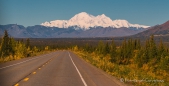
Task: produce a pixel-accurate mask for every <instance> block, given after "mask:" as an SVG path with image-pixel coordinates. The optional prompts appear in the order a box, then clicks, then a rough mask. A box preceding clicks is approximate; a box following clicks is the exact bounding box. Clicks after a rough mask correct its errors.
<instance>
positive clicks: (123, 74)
mask: <svg viewBox="0 0 169 86" xmlns="http://www.w3.org/2000/svg"><path fill="white" fill-rule="evenodd" d="M73 52H74V53H76V54H77V55H78V56H79V57H81V58H83V59H84V60H85V61H86V62H88V63H90V64H92V65H94V66H96V67H97V68H100V69H102V70H104V71H105V72H106V73H108V74H109V75H112V76H116V77H117V78H118V79H119V81H121V82H123V83H126V84H127V85H134V86H169V73H168V72H167V71H162V70H156V71H154V70H151V68H149V67H148V66H147V64H145V65H143V67H142V68H138V67H137V66H136V64H130V65H118V64H115V63H112V62H110V56H109V55H106V56H103V55H98V54H96V53H94V52H93V53H87V52H84V51H79V50H78V51H77V50H74V51H73Z"/></svg>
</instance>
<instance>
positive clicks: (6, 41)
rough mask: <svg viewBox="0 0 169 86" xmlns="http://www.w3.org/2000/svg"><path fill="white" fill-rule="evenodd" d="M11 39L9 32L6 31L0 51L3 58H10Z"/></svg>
mask: <svg viewBox="0 0 169 86" xmlns="http://www.w3.org/2000/svg"><path fill="white" fill-rule="evenodd" d="M9 42H10V38H9V36H8V32H7V30H5V31H4V36H3V38H2V43H1V50H0V55H1V56H9V54H10V49H11V46H10V44H9Z"/></svg>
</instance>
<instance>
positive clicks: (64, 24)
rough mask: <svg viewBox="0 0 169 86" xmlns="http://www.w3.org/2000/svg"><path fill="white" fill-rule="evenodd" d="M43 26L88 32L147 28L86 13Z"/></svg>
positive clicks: (103, 15) (46, 23)
mask: <svg viewBox="0 0 169 86" xmlns="http://www.w3.org/2000/svg"><path fill="white" fill-rule="evenodd" d="M41 25H43V26H49V27H59V28H68V27H76V29H82V30H88V29H90V27H113V28H121V27H127V28H129V27H136V28H147V27H149V26H144V25H138V24H130V23H129V22H128V21H127V20H120V19H118V20H114V21H112V20H111V19H110V18H109V17H107V16H106V15H105V14H102V15H98V16H93V15H90V14H88V13H86V12H80V13H78V14H76V15H75V16H73V17H72V18H71V19H70V20H55V21H51V22H45V23H42V24H41Z"/></svg>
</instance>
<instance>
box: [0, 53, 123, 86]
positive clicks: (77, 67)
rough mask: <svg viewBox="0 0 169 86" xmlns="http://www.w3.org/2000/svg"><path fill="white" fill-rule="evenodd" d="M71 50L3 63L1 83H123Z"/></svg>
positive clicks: (64, 85) (53, 85)
mask: <svg viewBox="0 0 169 86" xmlns="http://www.w3.org/2000/svg"><path fill="white" fill-rule="evenodd" d="M123 85H124V84H123V83H121V82H120V80H117V79H115V78H114V77H112V76H109V75H107V74H106V73H105V72H103V71H102V70H100V69H98V68H96V67H94V66H92V65H90V64H89V63H87V62H85V61H83V60H82V59H81V58H79V57H78V56H77V55H75V54H74V53H73V52H70V51H57V52H52V53H49V54H44V55H41V56H36V57H29V58H24V59H21V60H15V61H10V62H6V63H2V64H0V86H123Z"/></svg>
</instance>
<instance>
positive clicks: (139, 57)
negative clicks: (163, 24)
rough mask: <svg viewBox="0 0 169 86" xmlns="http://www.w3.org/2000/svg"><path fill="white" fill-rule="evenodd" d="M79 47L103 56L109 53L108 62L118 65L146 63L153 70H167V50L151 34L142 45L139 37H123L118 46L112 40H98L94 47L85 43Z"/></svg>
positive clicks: (168, 53) (161, 42)
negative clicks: (109, 41) (105, 41)
mask: <svg viewBox="0 0 169 86" xmlns="http://www.w3.org/2000/svg"><path fill="white" fill-rule="evenodd" d="M79 49H81V50H83V51H85V52H89V53H92V52H95V53H97V54H98V55H103V56H106V55H110V62H112V63H115V64H118V65H129V64H137V67H142V66H143V65H144V64H147V65H148V66H153V70H157V69H164V70H167V71H169V50H168V48H166V47H165V45H164V44H163V41H162V40H161V41H160V42H159V43H158V44H156V43H155V40H154V36H153V35H152V36H151V37H150V38H149V39H147V40H146V42H145V44H144V45H141V43H140V40H139V39H128V40H126V39H124V40H123V42H122V44H121V45H120V46H116V44H115V42H114V40H112V42H111V43H108V42H107V43H104V42H103V41H100V42H99V43H98V45H97V46H96V47H93V46H92V45H90V44H86V45H85V46H84V47H79Z"/></svg>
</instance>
